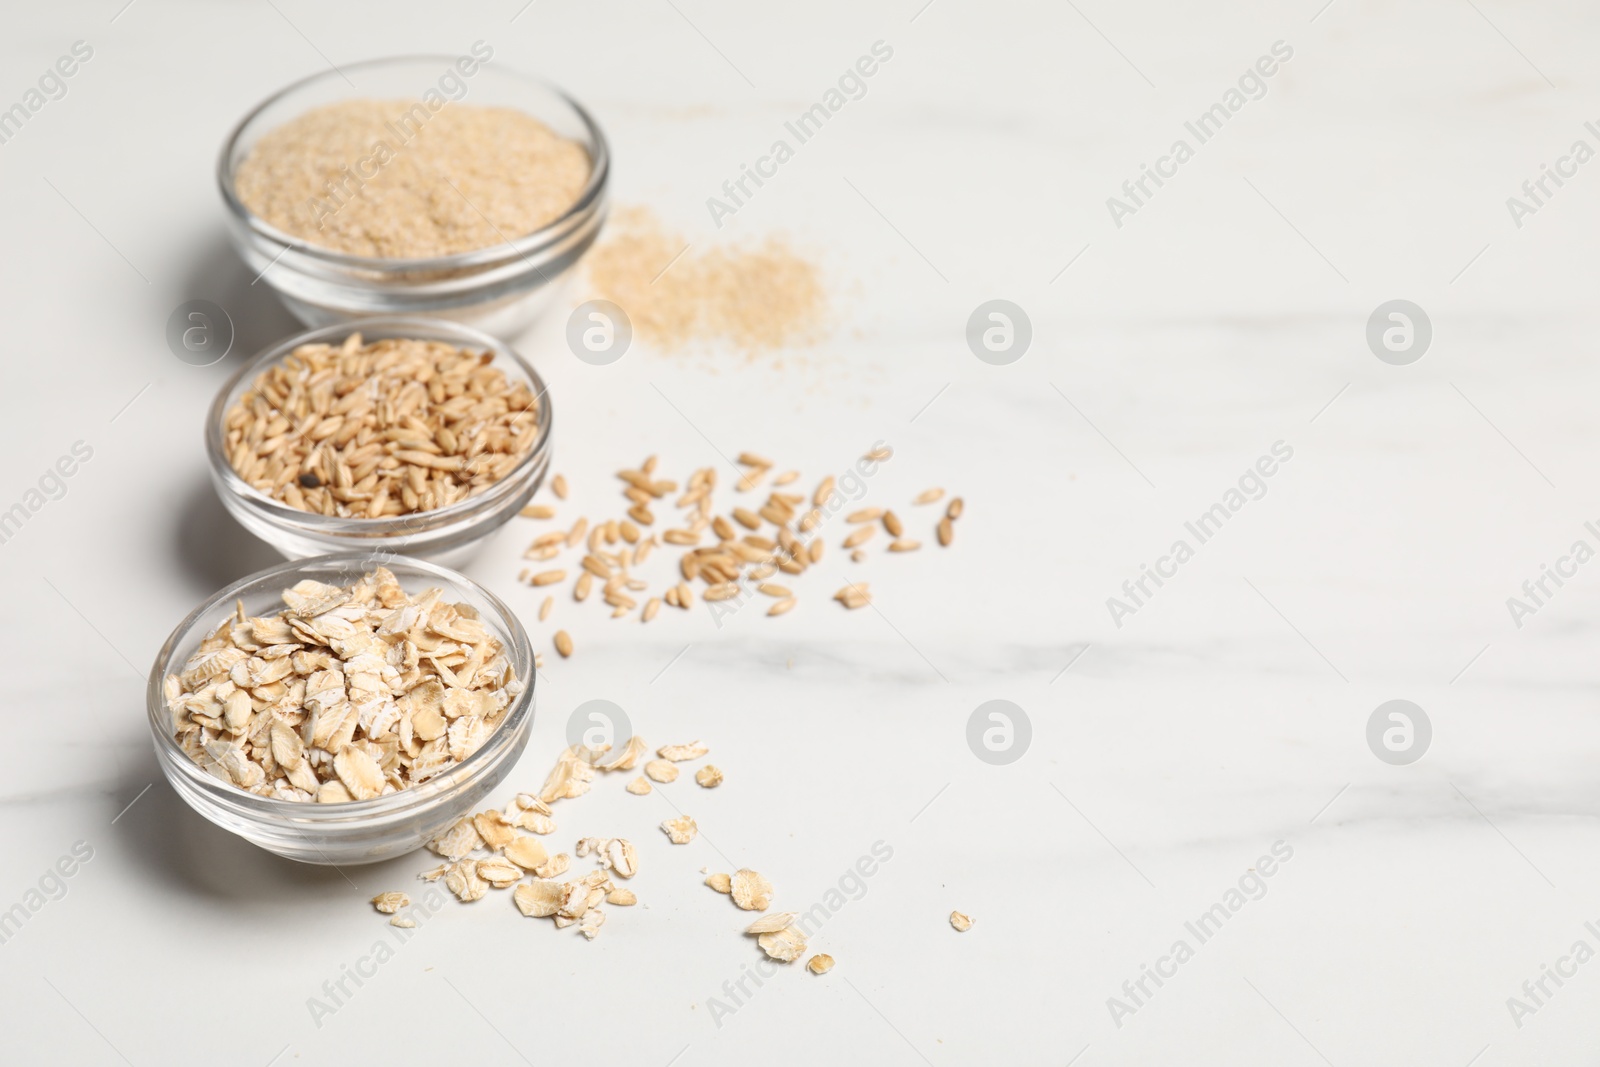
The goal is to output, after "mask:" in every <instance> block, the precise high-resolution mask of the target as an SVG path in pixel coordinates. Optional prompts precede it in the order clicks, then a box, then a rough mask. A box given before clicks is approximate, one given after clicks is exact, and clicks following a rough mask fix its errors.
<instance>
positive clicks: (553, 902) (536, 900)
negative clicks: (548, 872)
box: [511, 878, 567, 918]
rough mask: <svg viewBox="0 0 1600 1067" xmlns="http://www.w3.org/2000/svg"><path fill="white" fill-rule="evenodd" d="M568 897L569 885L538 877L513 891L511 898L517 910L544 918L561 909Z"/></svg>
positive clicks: (530, 916)
mask: <svg viewBox="0 0 1600 1067" xmlns="http://www.w3.org/2000/svg"><path fill="white" fill-rule="evenodd" d="M566 899H567V887H566V886H565V885H564V884H563V883H561V882H552V881H548V880H546V879H543V878H541V879H538V880H537V881H533V882H524V883H522V884H521V885H519V886H517V888H516V889H515V890H513V891H512V894H511V900H512V902H513V903H514V904H516V906H517V910H518V911H520V912H522V914H524V915H526V916H528V917H529V918H544V917H547V916H550V915H554V914H555V913H556V912H558V911H560V910H561V905H562V903H563V902H564V901H565V900H566Z"/></svg>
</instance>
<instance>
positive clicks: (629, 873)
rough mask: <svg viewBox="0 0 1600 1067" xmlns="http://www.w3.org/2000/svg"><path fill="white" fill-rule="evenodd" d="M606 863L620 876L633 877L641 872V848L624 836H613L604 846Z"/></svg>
mask: <svg viewBox="0 0 1600 1067" xmlns="http://www.w3.org/2000/svg"><path fill="white" fill-rule="evenodd" d="M604 853H605V858H606V865H607V866H609V867H610V868H611V869H612V870H613V871H615V872H616V875H617V877H618V878H632V877H633V876H634V875H636V874H638V873H639V850H638V849H636V848H634V846H633V842H632V841H629V840H628V839H627V838H624V837H613V838H612V839H611V840H609V841H607V842H606V843H605V846H604Z"/></svg>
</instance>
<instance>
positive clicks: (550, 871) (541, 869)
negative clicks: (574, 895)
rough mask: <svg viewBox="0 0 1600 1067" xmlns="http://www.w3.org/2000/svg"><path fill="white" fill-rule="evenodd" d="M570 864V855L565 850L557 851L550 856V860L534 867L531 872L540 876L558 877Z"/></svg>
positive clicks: (565, 871) (564, 872)
mask: <svg viewBox="0 0 1600 1067" xmlns="http://www.w3.org/2000/svg"><path fill="white" fill-rule="evenodd" d="M571 866H572V857H571V856H569V855H567V854H566V853H565V852H557V853H556V854H555V855H554V856H551V857H550V861H549V862H548V863H544V864H541V865H540V866H538V867H536V868H534V871H533V873H534V874H536V875H538V876H539V877H540V878H559V877H561V876H562V875H563V874H566V873H567V870H568V868H570V867H571Z"/></svg>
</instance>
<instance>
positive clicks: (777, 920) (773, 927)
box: [744, 911, 797, 934]
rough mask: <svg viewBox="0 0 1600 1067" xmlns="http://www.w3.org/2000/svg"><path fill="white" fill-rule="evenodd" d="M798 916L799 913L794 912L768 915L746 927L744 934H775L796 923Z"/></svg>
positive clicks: (778, 912) (777, 912)
mask: <svg viewBox="0 0 1600 1067" xmlns="http://www.w3.org/2000/svg"><path fill="white" fill-rule="evenodd" d="M796 914H797V913H795V912H792V911H775V912H772V913H770V914H768V915H763V916H761V918H759V919H757V920H756V921H755V922H753V923H751V924H750V925H749V926H747V927H745V928H744V932H745V933H747V934H770V933H775V932H776V931H778V930H782V929H783V928H784V927H785V926H788V925H789V924H790V923H792V922H794V920H795V916H796Z"/></svg>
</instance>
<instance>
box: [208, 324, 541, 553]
mask: <svg viewBox="0 0 1600 1067" xmlns="http://www.w3.org/2000/svg"><path fill="white" fill-rule="evenodd" d="M357 331H359V332H360V333H361V335H362V337H363V338H364V339H365V340H367V341H376V340H382V339H385V338H396V337H399V338H414V339H418V340H435V341H444V342H447V343H449V344H453V345H456V346H457V347H461V348H470V349H480V350H483V351H488V352H493V353H494V360H493V363H492V366H495V367H498V368H500V369H501V370H502V371H503V372H504V373H505V375H506V378H507V379H508V380H510V381H513V382H518V381H520V382H526V383H527V384H528V388H529V389H530V390H531V391H532V392H533V395H534V396H535V397H537V398H538V400H539V433H538V437H537V438H535V440H534V443H533V446H532V447H531V448H529V449H528V451H527V452H526V453H525V454H524V455H523V457H522V459H521V460H520V461H519V462H518V463H517V465H516V466H515V467H514V468H512V470H511V473H509V474H507V475H506V476H505V477H504V478H502V479H500V480H499V481H498V482H495V483H494V484H493V485H491V486H489V488H487V489H485V490H483V491H482V492H481V493H478V494H477V495H476V496H469V497H467V498H466V499H465V500H458V501H456V502H455V503H454V504H450V505H449V506H447V507H442V508H435V509H434V510H432V511H423V512H417V513H415V514H411V515H396V516H392V517H388V518H380V519H353V518H352V519H346V518H339V517H338V516H333V515H321V514H318V513H315V512H310V511H301V510H300V509H299V508H295V507H290V506H289V505H288V504H285V503H284V502H283V501H281V500H275V499H273V498H272V497H270V496H268V495H267V494H265V493H263V492H261V491H260V490H259V489H256V488H255V487H254V486H252V485H250V484H249V483H248V482H246V481H245V480H244V479H243V478H240V477H239V475H238V474H237V473H235V471H234V469H233V465H232V464H231V463H229V462H228V453H227V448H226V445H225V441H224V434H223V425H222V424H223V418H224V416H226V414H227V412H228V410H229V409H230V408H232V407H233V404H234V402H235V401H236V400H238V399H239V397H240V395H241V394H242V393H244V391H245V390H246V389H248V388H249V387H250V385H251V384H252V383H253V382H254V381H255V380H256V376H257V375H259V374H260V373H261V372H262V371H263V370H265V369H266V368H267V367H269V366H271V365H272V364H273V363H276V362H277V361H278V360H281V359H282V358H283V357H285V356H287V355H288V354H289V353H291V352H293V351H294V350H295V349H296V348H298V347H299V346H301V345H304V344H318V343H322V344H334V345H337V344H339V343H341V342H343V341H344V339H345V338H346V337H347V336H349V335H350V334H351V333H354V332H357ZM550 423H551V410H550V394H549V392H548V391H547V389H546V387H545V384H544V379H542V378H540V377H539V375H538V373H537V372H536V371H535V370H534V369H533V368H532V367H531V366H529V365H528V362H527V361H526V360H524V359H523V358H522V357H521V356H520V355H518V354H517V353H516V351H514V350H513V349H512V348H511V347H510V346H509V345H506V344H504V343H502V342H500V341H497V340H495V339H494V338H493V337H490V336H489V335H488V334H485V333H480V332H479V331H477V330H474V329H472V328H470V327H467V326H461V325H458V324H456V323H453V322H443V321H440V320H435V319H407V318H381V319H368V320H366V321H364V322H361V323H357V324H348V325H339V326H325V327H323V328H322V329H318V330H308V331H306V332H305V333H302V334H297V335H296V336H294V337H291V338H289V339H288V340H286V341H283V342H282V343H280V344H277V345H275V346H273V347H272V348H269V349H267V350H266V351H265V352H262V353H260V354H259V355H257V356H255V357H254V358H252V359H250V360H249V361H248V362H247V363H245V364H244V366H242V367H240V368H239V369H238V370H237V371H235V372H234V375H233V377H232V378H230V379H228V381H227V383H226V384H225V385H223V387H222V389H221V390H220V391H219V392H218V393H217V398H216V400H214V401H213V402H212V404H211V410H210V412H209V413H208V414H207V416H206V429H205V435H206V458H207V460H208V462H209V464H210V467H211V481H212V484H213V485H215V486H216V490H217V495H218V496H219V497H221V498H222V504H223V506H224V507H225V508H227V510H228V513H229V514H230V515H232V516H233V517H234V518H235V519H237V520H238V522H239V524H240V525H241V526H243V527H244V528H245V529H247V530H249V531H250V532H251V533H253V534H255V535H256V536H257V537H259V538H261V539H262V540H263V541H265V542H267V543H268V544H270V545H271V546H272V547H273V548H276V549H277V550H278V551H279V552H281V553H283V555H284V556H286V557H288V558H289V559H299V558H302V557H305V556H319V555H322V554H324V553H327V552H345V551H351V550H355V549H364V550H366V551H367V552H369V553H373V552H394V553H398V554H400V555H406V556H417V557H420V558H423V559H429V560H432V561H433V562H435V563H443V564H447V565H450V566H457V565H459V564H461V563H462V562H464V561H466V560H467V559H469V558H471V556H472V555H473V553H474V552H476V550H477V549H479V548H480V547H482V545H483V542H484V541H485V540H486V539H487V538H488V537H489V535H490V534H492V533H494V532H495V531H496V530H498V529H499V528H500V527H501V526H503V525H505V524H506V523H507V522H509V521H510V520H511V518H512V516H514V515H516V513H517V512H518V511H519V510H521V508H522V507H523V505H525V504H526V503H527V502H528V500H529V498H531V497H532V496H533V494H534V492H535V491H536V490H537V489H538V488H539V486H540V484H541V483H543V481H544V477H545V472H546V471H548V470H549V468H550Z"/></svg>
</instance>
